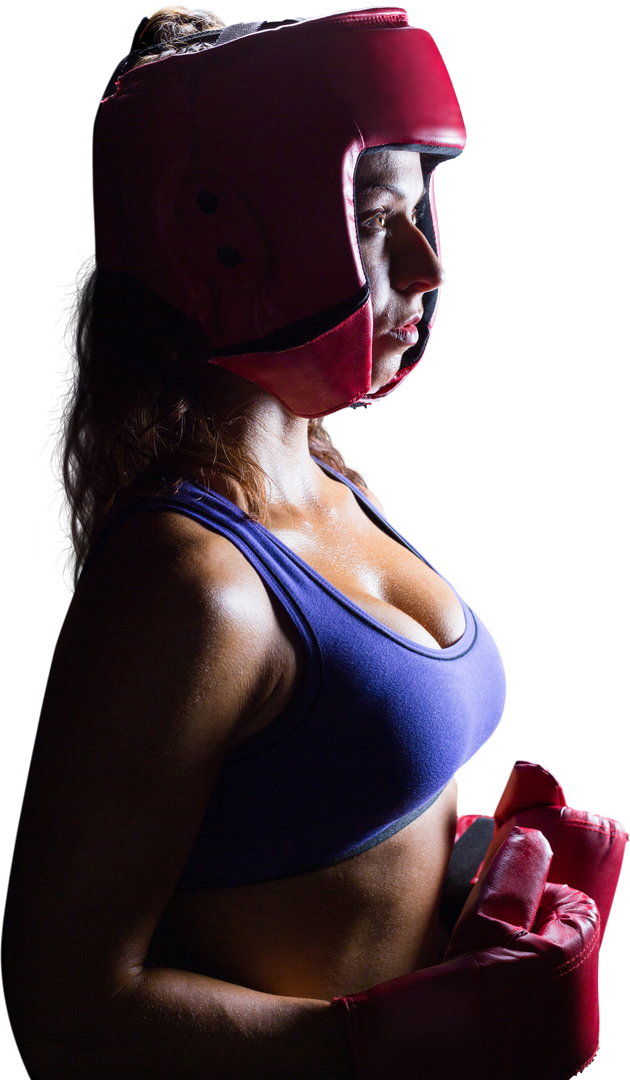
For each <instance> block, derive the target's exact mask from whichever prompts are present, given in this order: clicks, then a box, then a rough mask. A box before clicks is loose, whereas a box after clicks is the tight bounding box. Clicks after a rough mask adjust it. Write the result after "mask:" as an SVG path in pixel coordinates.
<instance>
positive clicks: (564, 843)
mask: <svg viewBox="0 0 630 1080" xmlns="http://www.w3.org/2000/svg"><path fill="white" fill-rule="evenodd" d="M514 825H519V826H521V827H523V828H530V829H539V830H540V832H542V833H543V834H544V836H546V838H547V840H548V841H549V843H550V844H551V847H552V850H553V861H552V863H551V868H550V871H549V879H550V881H556V882H559V883H561V884H567V885H570V886H571V887H572V888H574V889H579V890H580V891H581V892H583V893H586V894H587V896H590V897H592V899H593V900H594V901H595V903H596V904H597V906H598V908H599V912H600V915H601V935H602V936H603V933H604V930H605V929H606V923H607V922H608V916H609V914H610V908H611V905H612V902H613V898H614V895H615V890H616V888H617V881H618V879H619V874H620V872H621V864H622V861H623V856H624V852H625V847H626V843H627V841H628V834H627V833H626V831H625V830H624V828H623V825H621V824H620V823H619V822H618V821H614V820H613V819H612V818H606V817H601V816H600V815H599V814H591V813H589V812H588V811H586V810H574V809H573V808H572V807H570V806H567V805H566V800H565V797H564V793H563V791H562V788H561V787H560V785H559V784H558V782H557V780H556V779H555V777H554V776H552V775H551V773H549V772H547V770H546V769H543V768H542V766H540V765H534V764H532V763H531V762H529V761H517V762H516V764H515V766H514V768H513V770H512V773H511V775H510V778H509V780H508V782H507V785H506V788H505V791H504V792H503V795H502V796H501V799H500V800H499V804H498V806H497V809H496V812H495V827H494V835H493V837H492V840H491V842H490V846H489V847H488V852H487V854H486V857H485V859H484V863H487V862H489V861H490V860H491V859H492V857H493V855H494V853H495V852H496V851H497V849H498V848H499V847H500V846H501V844H502V843H503V841H504V840H505V838H506V836H507V835H508V834H509V833H510V831H511V829H512V828H513V826H514ZM484 863H482V867H483V865H484ZM480 870H481V868H480ZM473 880H475V879H473Z"/></svg>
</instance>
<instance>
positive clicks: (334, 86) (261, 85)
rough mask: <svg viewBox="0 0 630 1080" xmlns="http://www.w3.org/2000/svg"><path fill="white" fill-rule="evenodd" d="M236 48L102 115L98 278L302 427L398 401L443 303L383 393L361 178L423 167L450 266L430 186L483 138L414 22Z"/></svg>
mask: <svg viewBox="0 0 630 1080" xmlns="http://www.w3.org/2000/svg"><path fill="white" fill-rule="evenodd" d="M263 25H264V24H263ZM198 36H199V37H203V36H204V35H198ZM205 36H206V37H207V35H205ZM226 36H227V38H228V40H225V41H221V40H218V43H217V44H215V45H214V46H213V47H211V48H207V49H206V50H205V51H202V52H192V53H184V54H182V55H178V56H171V57H168V59H164V60H161V61H160V60H158V61H156V62H155V63H151V64H145V65H143V66H140V67H136V68H132V69H131V70H128V71H125V72H124V74H122V75H121V76H120V77H119V78H118V79H117V81H116V84H115V89H114V91H113V92H112V93H111V94H110V96H108V97H106V98H105V99H104V100H103V102H102V103H101V106H100V109H99V112H98V115H97V118H96V129H95V143H94V192H95V215H96V259H97V263H98V265H99V266H101V267H103V268H105V269H107V270H111V271H117V272H120V273H125V274H131V275H132V276H133V277H134V278H136V279H137V280H138V281H140V282H142V284H143V285H145V286H147V287H148V288H149V289H152V290H153V291H154V292H155V293H157V294H158V295H159V296H160V297H162V299H164V300H166V301H167V302H168V303H170V304H172V305H173V306H174V307H176V308H178V309H179V310H180V311H181V312H183V313H184V314H185V315H187V316H189V317H190V318H191V319H195V320H196V321H197V322H199V323H200V324H201V325H202V326H203V328H204V330H205V333H206V336H207V339H208V343H209V346H210V356H211V362H212V363H215V364H220V365H221V366H222V367H225V368H228V369H229V370H230V371H234V372H236V373H237V374H239V375H242V376H244V377H245V378H247V379H250V380H251V381H252V382H255V383H257V384H258V385H259V386H262V387H264V388H265V389H267V390H269V391H271V393H273V394H274V395H275V396H276V397H277V398H279V399H280V401H282V402H283V403H284V404H285V405H286V406H287V407H288V408H289V409H290V410H291V411H292V412H293V413H296V414H297V415H298V416H304V417H317V416H325V415H326V414H328V413H331V412H336V411H337V410H338V409H343V408H344V407H345V406H347V405H352V404H354V403H357V402H359V401H363V400H364V401H368V400H371V399H372V398H377V397H382V396H383V395H384V394H387V393H389V392H390V390H392V389H393V387H394V386H395V385H396V384H397V383H398V382H400V380H401V379H402V378H403V377H404V376H405V375H407V374H408V373H409V371H411V369H412V368H413V367H415V365H416V364H417V362H418V360H419V359H420V356H421V355H422V352H423V351H424V347H425V345H426V342H427V339H428V336H429V332H430V327H431V323H432V320H433V316H434V313H435V306H436V299H437V290H436V291H434V292H432V293H429V294H427V295H426V297H425V312H424V317H423V320H422V323H421V324H420V326H419V327H418V329H419V332H420V337H419V342H418V344H417V345H415V346H413V347H412V348H411V349H408V350H407V351H406V352H405V354H404V356H403V361H402V365H401V368H400V370H399V372H398V373H397V375H396V376H395V377H394V379H392V380H391V382H390V383H388V385H387V386H385V387H383V388H382V389H381V390H379V391H377V392H376V393H375V394H370V393H369V389H370V382H371V351H372V308H371V303H370V290H369V286H368V284H367V281H366V275H365V272H364V269H363V264H362V261H361V253H360V249H359V241H358V236H357V227H356V220H355V208H354V174H355V168H356V164H357V160H358V158H359V155H360V154H361V153H363V152H369V151H370V150H371V149H373V148H384V147H393V148H395V149H409V150H415V151H419V152H420V153H421V154H422V161H423V167H424V172H425V175H426V177H427V187H428V188H429V194H428V195H427V197H426V199H425V204H424V207H423V209H421V214H420V219H419V221H418V225H419V227H420V228H421V229H422V231H423V233H424V234H425V236H426V237H427V239H428V240H429V242H430V243H431V244H432V245H433V247H434V248H435V250H436V252H437V251H438V238H437V229H436V227H435V216H434V209H433V204H432V197H431V194H430V175H431V172H432V169H433V167H434V166H435V165H436V164H437V163H438V162H439V161H441V160H443V159H444V158H445V157H453V156H455V155H456V154H459V153H460V152H461V150H462V149H463V147H464V143H465V138H466V135H465V129H464V124H463V121H462V117H461V113H460V110H459V106H458V103H457V98H456V97H455V92H454V90H453V87H452V84H451V81H450V79H449V76H448V72H447V70H446V68H445V66H444V62H443V60H442V58H441V56H440V54H439V52H438V50H437V48H436V46H435V44H434V42H433V40H432V38H431V37H430V36H429V35H428V34H427V33H426V32H425V31H424V30H416V29H414V28H412V27H409V26H408V23H407V14H406V12H405V11H403V10H401V9H400V8H371V9H368V10H366V11H352V12H346V13H344V14H339V15H331V16H329V17H327V18H323V19H309V20H306V21H304V22H297V23H293V24H290V25H283V26H279V27H278V28H276V29H262V30H260V31H259V32H257V33H251V32H250V33H248V34H247V36H245V37H238V38H235V39H231V40H230V35H229V28H228V34H227V35H226V33H225V32H223V34H221V33H220V32H217V39H220V38H221V37H226Z"/></svg>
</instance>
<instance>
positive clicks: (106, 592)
mask: <svg viewBox="0 0 630 1080" xmlns="http://www.w3.org/2000/svg"><path fill="white" fill-rule="evenodd" d="M64 637H65V638H66V639H67V642H68V646H69V649H70V652H71V654H72V655H73V656H74V657H76V656H77V650H78V649H79V647H80V649H81V653H82V652H83V651H86V653H87V654H88V656H89V664H90V667H91V669H92V677H93V678H94V679H95V681H96V682H98V680H99V678H102V677H104V676H105V667H106V666H107V663H108V660H107V658H109V661H110V662H113V663H114V664H115V666H117V667H118V668H120V666H121V663H122V664H123V665H124V658H125V657H127V658H128V661H129V663H130V665H131V667H132V668H133V672H132V675H131V678H132V680H133V681H134V682H135V683H136V684H138V682H141V681H142V679H143V678H144V677H145V676H146V677H148V678H150V679H152V678H154V677H155V675H156V674H157V673H158V669H159V678H160V680H164V679H166V681H168V680H169V678H171V677H172V678H177V679H179V680H181V679H182V678H183V677H184V678H186V679H189V680H190V686H189V691H190V693H191V694H192V695H195V694H199V695H201V696H203V697H204V698H206V697H207V695H208V691H209V689H210V688H211V687H212V685H215V684H216V685H217V686H219V685H220V686H221V687H222V689H221V694H220V699H221V700H220V702H215V704H214V709H213V711H215V714H216V710H217V709H218V712H220V713H223V712H225V716H224V717H223V722H224V724H225V725H226V726H227V727H228V728H231V730H232V731H233V733H238V731H240V726H241V725H242V724H243V723H245V724H247V722H248V719H247V718H248V717H249V716H251V714H252V712H256V713H257V712H258V710H259V709H260V707H261V705H263V704H264V703H265V701H266V700H267V699H268V697H269V696H270V695H272V694H273V692H274V689H275V687H276V686H277V684H278V681H284V680H286V679H287V677H289V676H290V675H291V672H292V671H293V670H294V668H295V655H294V654H295V650H294V647H293V644H292V642H291V641H290V640H289V638H288V636H287V633H286V627H284V625H282V624H281V621H280V620H279V618H278V615H277V612H276V610H275V606H274V602H273V601H272V599H271V598H270V596H269V595H268V593H267V590H266V588H265V586H264V584H263V582H262V581H261V579H260V577H259V576H258V574H257V573H256V572H255V570H254V569H253V568H252V566H251V565H250V564H249V563H248V562H247V560H246V559H245V557H244V556H243V555H242V554H241V552H240V551H238V549H237V548H236V547H235V546H234V544H232V543H231V542H230V541H229V540H228V539H226V538H225V537H223V536H220V535H218V534H217V533H214V532H212V531H211V530H209V529H206V528H204V527H203V526H202V525H200V524H198V523H197V522H196V521H193V520H191V519H190V518H187V517H185V516H183V515H182V514H178V513H176V512H173V511H169V510H164V511H162V510H160V511H157V512H156V511H152V512H150V513H148V512H142V511H141V510H139V511H138V512H137V513H133V514H131V515H130V516H128V517H126V519H125V520H124V521H122V522H121V523H120V524H119V525H117V527H115V528H114V529H112V530H111V531H110V533H109V535H108V537H107V541H106V543H104V544H103V546H102V547H101V549H100V550H99V551H98V553H97V555H96V556H95V557H94V559H93V561H92V562H91V563H90V565H89V566H88V568H87V570H86V571H85V573H84V574H83V575H82V577H81V578H80V580H79V583H78V585H77V589H76V592H75V596H74V599H73V602H72V604H71V606H70V611H69V614H68V619H67V621H66V625H65V627H64V631H63V633H62V638H61V640H60V646H62V647H63V640H64ZM97 641H98V643H99V645H98V650H97V653H96V654H95V652H94V647H93V646H94V643H95V642H97ZM81 642H83V643H85V642H87V644H84V645H80V643H81ZM90 642H91V643H92V645H90V644H89V643H90ZM65 651H66V652H67V651H68V649H67V648H66V650H65ZM86 660H87V656H86ZM99 668H100V669H101V670H100V671H99V670H98V669H99ZM195 687H197V689H195ZM211 696H212V695H211Z"/></svg>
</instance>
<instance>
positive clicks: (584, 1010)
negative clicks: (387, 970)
mask: <svg viewBox="0 0 630 1080" xmlns="http://www.w3.org/2000/svg"><path fill="white" fill-rule="evenodd" d="M551 857H552V853H551V849H550V847H549V844H548V843H547V841H546V840H545V838H544V837H543V836H542V835H541V834H540V833H538V832H536V831H535V830H532V829H520V828H515V829H513V830H512V832H511V833H510V835H509V836H508V838H507V839H506V841H505V842H504V844H503V845H502V847H501V848H500V849H499V851H498V852H497V854H496V856H495V858H494V860H493V862H492V864H491V865H490V866H489V867H488V869H487V870H486V871H485V872H484V875H483V876H482V878H481V879H480V880H479V883H478V884H477V885H476V887H475V888H474V889H473V891H472V892H471V894H470V896H469V898H468V901H467V903H466V905H465V907H464V910H463V912H462V915H461V917H460V919H459V922H458V923H457V926H456V927H455V931H454V933H453V937H452V939H451V943H450V946H449V949H448V952H447V954H446V957H445V959H444V962H443V963H442V964H439V965H438V966H437V967H432V968H425V969H424V970H423V971H415V972H413V973H412V974H411V975H403V976H402V977H401V978H399V979H394V980H393V981H391V982H387V983H382V984H381V985H380V986H375V987H373V988H372V989H371V990H366V991H365V992H364V993H360V994H353V995H351V996H349V997H345V998H337V999H336V1007H338V1008H341V1009H343V1010H344V1012H345V1015H346V1019H347V1023H348V1026H349V1030H350V1039H351V1043H352V1048H353V1053H354V1057H355V1062H356V1075H357V1078H358V1080H384V1078H389V1077H392V1078H395V1080H566V1078H567V1077H570V1076H574V1075H575V1074H576V1073H577V1072H579V1071H580V1070H581V1069H583V1068H584V1067H585V1066H586V1065H588V1063H589V1062H590V1061H591V1060H592V1058H593V1056H594V1055H595V1052H596V1050H597V1038H598V1020H599V1016H598V1006H597V956H598V943H599V932H598V929H599V916H598V912H597V908H596V906H595V904H594V903H593V901H592V900H590V899H589V897H587V896H584V895H582V894H581V893H578V892H576V891H575V890H573V889H570V888H569V887H568V886H566V885H547V884H546V879H547V870H548V868H549V865H550V863H551Z"/></svg>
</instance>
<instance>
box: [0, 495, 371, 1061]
mask: <svg viewBox="0 0 630 1080" xmlns="http://www.w3.org/2000/svg"><path fill="white" fill-rule="evenodd" d="M293 655H294V652H293V650H292V648H291V647H290V645H289V643H288V641H287V638H286V636H285V634H284V633H283V631H282V629H281V627H280V625H279V623H278V620H277V618H276V616H275V614H274V611H273V606H272V603H271V601H270V599H269V596H268V595H267V592H266V590H265V588H264V586H263V585H262V583H261V581H260V579H259V578H258V576H257V575H256V573H255V572H254V571H253V569H252V568H251V567H250V566H249V565H248V564H247V563H246V562H245V560H244V559H243V558H242V556H241V555H240V554H239V553H238V552H237V551H236V549H235V548H234V547H233V545H231V544H230V543H229V541H227V540H224V539H223V538H221V537H218V536H215V535H213V534H207V533H206V532H205V530H201V529H200V527H199V526H197V525H195V524H194V523H192V522H189V521H187V520H186V519H178V518H177V517H176V516H172V515H162V514H142V515H139V516H138V517H137V518H136V519H133V520H132V521H130V522H128V523H127V525H125V526H124V527H122V528H121V529H120V530H119V531H118V532H117V533H116V534H114V536H113V537H112V538H111V539H110V541H109V543H108V545H107V547H106V548H105V549H104V551H103V552H102V554H101V555H99V557H98V559H97V560H96V561H95V563H94V565H93V566H92V568H91V569H90V571H89V573H88V574H86V576H85V578H84V580H83V581H82V583H81V584H80V587H79V589H78V590H77V594H76V596H75V598H74V600H73V603H72V605H71V608H70V612H69V614H68V618H67V620H66V623H65V625H64V628H63V630H62V633H61V636H60V640H59V644H58V647H57V650H56V653H55V658H54V661H53V666H52V671H51V675H50V680H49V684H48V689H47V693H46V698H45V702H44V708H43V712H42V719H41V723H40V729H39V732H38V736H37V741H36V745H35V751H34V757H33V764H32V768H31V774H30V777H29V783H28V788H27V794H26V798H25V804H24V810H23V815H22V821H21V825H20V831H19V836H18V843H17V847H16V857H15V863H14V870H13V875H12V882H11V888H10V896H9V903H8V907H7V919H6V924H5V944H4V952H5V982H6V992H7V1000H8V1004H9V1008H10V1013H11V1016H12V1022H13V1024H14V1028H15V1033H16V1037H17V1040H18V1044H19V1046H20V1050H21V1052H22V1054H23V1056H24V1059H25V1063H26V1065H27V1068H28V1069H29V1071H30V1072H31V1075H32V1076H33V1078H35V1080H114V1078H116V1080H144V1078H146V1080H149V1078H150V1080H174V1078H175V1077H177V1078H178V1080H202V1078H203V1080H214V1078H217V1080H218V1078H221V1080H229V1078H234V1080H236V1078H238V1080H247V1078H248V1077H252V1078H253V1077H256V1078H263V1077H269V1078H270V1080H271V1078H273V1080H283V1078H285V1077H286V1078H287V1080H289V1078H290V1080H300V1078H304V1080H307V1078H308V1080H315V1078H322V1080H323V1078H339V1080H341V1078H343V1077H347V1076H351V1075H352V1066H351V1064H350V1052H349V1048H348V1045H347V1041H346V1036H345V1033H344V1031H343V1024H342V1021H341V1019H340V1018H339V1017H338V1016H337V1015H336V1014H335V1012H334V1011H333V1010H331V1008H330V1006H329V1004H328V1003H327V1002H324V1001H314V1000H306V999H298V998H286V997H277V996H274V995H270V994H263V993H259V992H256V991H251V990H249V989H246V988H243V987H238V986H234V985H230V984H227V983H223V982H220V981H218V980H215V979H210V978H206V977H203V976H200V975H196V974H192V973H190V972H184V971H176V970H170V969H159V968H158V969H151V968H145V967H144V960H145V956H146V952H147V948H148V945H149V942H150V939H151V936H152V933H153V931H154V929H155V927H156V925H157V923H158V921H159V919H160V917H161V914H162V912H163V911H164V908H165V906H166V904H167V903H168V900H169V898H170V896H171V893H172V891H173V889H174V887H175V886H176V884H177V881H178V878H179V876H180V873H181V870H182V868H183V866H184V863H185V861H186V858H187V855H188V852H189V850H190V847H191V844H192V842H193V840H194V837H195V835H196V832H197V829H198V826H199V823H200V820H201V817H202V815H203V813H204V810H205V807H206V804H207V801H208V798H209V796H210V793H211V791H212V787H213V784H214V780H215V778H216V775H217V772H218V770H219V767H220V764H221V760H222V757H223V753H224V751H225V748H226V747H227V746H228V745H229V744H230V743H231V742H233V741H235V740H238V738H239V737H242V734H241V733H242V732H245V731H247V729H248V725H251V724H252V723H254V724H255V723H256V718H257V717H258V716H260V715H264V714H265V710H268V709H269V702H270V701H272V700H273V698H274V695H275V694H276V693H277V690H278V686H279V685H280V684H281V683H282V680H286V678H287V670H289V676H290V675H291V672H290V668H291V659H290V658H291V656H293Z"/></svg>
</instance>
